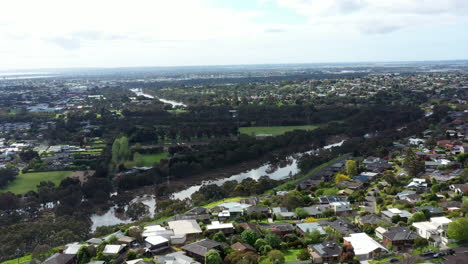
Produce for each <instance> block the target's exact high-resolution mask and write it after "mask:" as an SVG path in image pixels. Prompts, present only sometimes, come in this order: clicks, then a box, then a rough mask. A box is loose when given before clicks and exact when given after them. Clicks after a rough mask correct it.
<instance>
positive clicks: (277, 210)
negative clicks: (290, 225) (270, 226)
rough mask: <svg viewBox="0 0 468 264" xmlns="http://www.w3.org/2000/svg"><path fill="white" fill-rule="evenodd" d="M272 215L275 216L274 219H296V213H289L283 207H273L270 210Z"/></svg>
mask: <svg viewBox="0 0 468 264" xmlns="http://www.w3.org/2000/svg"><path fill="white" fill-rule="evenodd" d="M271 213H272V215H275V217H276V219H293V218H296V213H294V212H289V211H288V209H287V208H285V207H273V208H271Z"/></svg>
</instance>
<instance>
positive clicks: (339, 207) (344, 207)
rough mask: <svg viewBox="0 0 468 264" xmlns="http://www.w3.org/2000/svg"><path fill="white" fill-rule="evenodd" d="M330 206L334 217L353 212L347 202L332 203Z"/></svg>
mask: <svg viewBox="0 0 468 264" xmlns="http://www.w3.org/2000/svg"><path fill="white" fill-rule="evenodd" d="M330 206H331V208H332V209H333V211H335V214H336V215H345V214H347V213H348V212H350V211H352V210H353V209H352V208H351V205H350V203H349V202H332V203H330Z"/></svg>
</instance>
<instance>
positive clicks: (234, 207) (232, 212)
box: [212, 202, 252, 220]
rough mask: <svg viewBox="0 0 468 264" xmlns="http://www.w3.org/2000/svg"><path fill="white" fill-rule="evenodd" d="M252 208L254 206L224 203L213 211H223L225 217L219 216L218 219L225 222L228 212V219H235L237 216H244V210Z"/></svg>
mask: <svg viewBox="0 0 468 264" xmlns="http://www.w3.org/2000/svg"><path fill="white" fill-rule="evenodd" d="M250 206H252V205H250V204H244V203H236V202H228V203H222V204H220V205H218V206H216V207H215V208H213V209H212V210H221V211H222V213H224V215H221V217H220V215H218V218H220V220H225V216H226V215H227V214H226V212H229V217H228V218H230V219H234V218H236V217H237V216H240V215H243V214H244V210H245V209H247V208H248V207H250Z"/></svg>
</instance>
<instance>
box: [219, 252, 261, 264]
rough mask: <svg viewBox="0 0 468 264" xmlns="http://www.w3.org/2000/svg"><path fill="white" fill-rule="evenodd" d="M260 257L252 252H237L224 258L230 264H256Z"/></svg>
mask: <svg viewBox="0 0 468 264" xmlns="http://www.w3.org/2000/svg"><path fill="white" fill-rule="evenodd" d="M257 259H258V255H257V254H256V253H255V252H252V251H235V252H233V253H231V254H229V255H227V256H226V257H225V258H224V261H225V262H226V263H229V264H256V263H258V261H257Z"/></svg>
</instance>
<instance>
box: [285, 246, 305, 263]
mask: <svg viewBox="0 0 468 264" xmlns="http://www.w3.org/2000/svg"><path fill="white" fill-rule="evenodd" d="M281 252H282V253H283V254H284V258H285V260H286V262H293V261H297V255H299V253H300V252H301V250H300V249H288V250H281Z"/></svg>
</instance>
